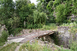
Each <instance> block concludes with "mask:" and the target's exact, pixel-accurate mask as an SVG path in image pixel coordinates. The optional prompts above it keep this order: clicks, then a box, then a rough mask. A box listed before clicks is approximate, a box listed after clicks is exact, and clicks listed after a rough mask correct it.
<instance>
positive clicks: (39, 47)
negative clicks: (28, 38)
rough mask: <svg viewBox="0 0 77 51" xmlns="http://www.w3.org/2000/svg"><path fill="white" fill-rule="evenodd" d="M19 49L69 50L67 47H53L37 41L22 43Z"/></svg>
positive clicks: (39, 50)
mask: <svg viewBox="0 0 77 51" xmlns="http://www.w3.org/2000/svg"><path fill="white" fill-rule="evenodd" d="M19 51H70V50H69V49H63V48H61V49H60V48H58V47H56V46H54V47H51V48H50V47H47V46H42V45H39V44H38V42H35V43H33V44H29V43H25V44H23V45H22V46H21V47H20V49H19Z"/></svg>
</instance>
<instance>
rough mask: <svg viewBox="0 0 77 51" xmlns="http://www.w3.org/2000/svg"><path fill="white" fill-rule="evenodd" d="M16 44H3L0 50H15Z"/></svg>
mask: <svg viewBox="0 0 77 51" xmlns="http://www.w3.org/2000/svg"><path fill="white" fill-rule="evenodd" d="M17 46H18V44H17V43H11V44H8V45H7V46H4V47H2V48H1V49H0V51H15V49H16V47H17Z"/></svg>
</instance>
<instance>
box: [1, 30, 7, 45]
mask: <svg viewBox="0 0 77 51" xmlns="http://www.w3.org/2000/svg"><path fill="white" fill-rule="evenodd" d="M7 38H8V32H6V31H3V32H2V35H1V36H0V45H3V44H4V42H5V41H7Z"/></svg>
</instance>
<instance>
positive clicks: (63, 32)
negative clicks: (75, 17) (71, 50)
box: [57, 27, 77, 48]
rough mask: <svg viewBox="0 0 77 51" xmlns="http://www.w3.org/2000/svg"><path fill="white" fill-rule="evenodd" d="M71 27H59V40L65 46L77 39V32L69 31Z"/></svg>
mask: <svg viewBox="0 0 77 51" xmlns="http://www.w3.org/2000/svg"><path fill="white" fill-rule="evenodd" d="M69 30H70V28H69V27H58V35H57V36H58V41H59V45H63V46H64V47H66V48H67V47H69V44H70V43H69V41H72V40H75V41H76V40H77V34H72V33H71V32H69Z"/></svg>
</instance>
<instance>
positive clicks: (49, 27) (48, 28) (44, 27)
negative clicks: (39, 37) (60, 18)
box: [41, 23, 57, 30]
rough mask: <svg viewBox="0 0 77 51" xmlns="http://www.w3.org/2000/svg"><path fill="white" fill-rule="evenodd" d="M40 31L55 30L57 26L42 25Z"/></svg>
mask: <svg viewBox="0 0 77 51" xmlns="http://www.w3.org/2000/svg"><path fill="white" fill-rule="evenodd" d="M41 29H42V30H56V29H57V26H56V24H54V23H51V24H48V25H44V26H43V27H42V28H41Z"/></svg>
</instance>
